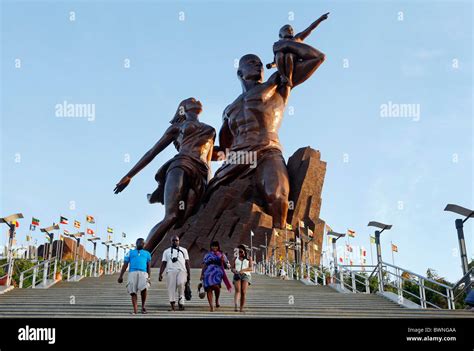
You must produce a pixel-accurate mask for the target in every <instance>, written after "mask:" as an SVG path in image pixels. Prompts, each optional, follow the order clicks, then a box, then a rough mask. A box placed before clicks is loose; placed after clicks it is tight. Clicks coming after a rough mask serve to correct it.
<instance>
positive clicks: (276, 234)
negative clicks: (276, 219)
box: [272, 228, 280, 237]
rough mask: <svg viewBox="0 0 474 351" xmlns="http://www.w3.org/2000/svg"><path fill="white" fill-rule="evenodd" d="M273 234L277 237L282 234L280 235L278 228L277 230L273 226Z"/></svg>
mask: <svg viewBox="0 0 474 351" xmlns="http://www.w3.org/2000/svg"><path fill="white" fill-rule="evenodd" d="M272 234H273V235H275V236H276V237H279V236H280V235H278V232H277V230H276V229H275V228H273V233H272Z"/></svg>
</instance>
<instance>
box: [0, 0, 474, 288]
mask: <svg viewBox="0 0 474 351" xmlns="http://www.w3.org/2000/svg"><path fill="white" fill-rule="evenodd" d="M325 12H330V15H329V19H328V20H327V21H325V22H324V23H322V24H321V25H320V26H319V27H318V28H317V29H316V30H315V31H314V32H313V33H312V34H311V36H310V37H308V38H307V39H306V42H307V43H308V44H310V45H312V46H314V47H316V48H317V49H319V50H320V51H322V52H324V53H325V54H326V61H325V62H324V63H323V65H321V66H320V68H319V69H318V70H317V71H316V73H315V74H314V75H313V76H312V77H311V78H310V79H309V80H308V81H306V82H305V83H304V84H302V85H301V86H298V87H297V88H295V89H294V90H293V91H292V94H291V96H290V99H289V103H288V107H287V110H286V114H285V119H284V121H283V124H282V127H281V130H280V140H281V142H282V145H283V148H284V156H285V158H288V157H289V156H291V155H292V154H293V153H294V152H295V151H296V150H297V149H298V148H300V147H305V146H311V147H312V148H314V149H316V150H320V151H321V154H322V159H323V160H324V161H326V162H327V173H326V178H325V182H324V188H323V194H322V208H321V218H322V219H324V220H325V221H326V222H327V223H328V224H329V225H330V226H331V227H332V229H333V230H335V231H339V232H345V231H346V230H347V229H351V230H354V231H355V232H356V237H355V238H354V239H351V244H353V245H355V246H362V247H365V248H367V250H370V249H369V248H370V244H369V235H371V234H373V230H372V229H370V228H368V227H367V223H368V222H369V221H372V220H375V221H380V222H385V223H388V224H392V225H393V228H392V229H391V230H390V231H387V232H384V233H383V234H382V255H383V258H384V260H386V261H388V262H392V253H391V247H390V242H393V243H394V244H396V245H397V246H398V253H395V254H394V261H395V264H397V265H399V266H401V267H404V268H406V269H409V270H411V271H413V272H416V273H420V274H424V273H425V272H426V269H427V268H428V267H430V268H433V269H435V270H436V271H437V272H438V273H439V274H440V275H441V276H444V277H447V278H448V279H451V280H452V281H457V280H458V279H459V278H460V277H461V275H462V274H461V273H462V271H461V267H460V259H459V254H458V242H457V236H456V230H455V226H454V220H455V219H456V218H458V217H457V216H456V215H455V214H453V213H447V212H444V211H443V209H444V207H445V205H446V204H447V203H454V204H459V205H462V206H464V207H468V208H473V207H474V204H473V125H472V124H473V120H472V117H473V114H472V112H473V111H472V96H473V94H472V93H473V92H472V87H473V84H472V83H473V82H472V62H473V61H472V52H473V51H472V46H473V44H472V4H471V3H470V2H469V1H462V2H456V1H431V2H427V1H409V2H398V1H394V2H381V1H364V2H359V1H291V2H290V1H272V2H269V1H251V2H250V1H238V2H237V1H223V0H222V1H179V2H175V1H173V2H172V1H128V0H127V1H67V2H66V1H34V2H28V1H11V0H1V36H2V37H1V41H0V42H1V84H2V86H1V99H0V101H1V142H0V147H1V172H0V174H1V179H0V194H1V195H0V196H1V203H0V213H1V214H2V215H8V214H11V213H16V212H22V213H23V214H24V215H25V219H23V220H22V221H21V222H20V227H19V228H18V231H17V241H18V243H19V244H21V243H25V238H26V234H27V233H28V227H29V224H30V221H31V217H35V218H38V219H40V221H41V226H47V225H51V224H52V223H53V222H58V219H59V216H60V215H62V216H65V217H67V218H68V219H69V222H70V223H72V222H73V220H74V219H77V220H79V221H81V222H82V225H83V227H82V230H85V216H86V215H93V216H94V217H95V219H96V224H95V225H91V226H90V228H91V229H94V230H95V231H96V233H97V234H98V235H100V236H102V238H105V237H106V227H107V226H110V227H112V228H113V229H114V233H115V238H114V239H115V240H116V241H123V240H122V238H121V233H122V232H125V233H127V240H126V241H127V242H134V241H135V239H136V238H138V237H146V236H147V234H148V232H149V230H150V228H151V227H152V226H153V225H154V224H156V223H157V222H158V221H159V220H161V219H162V218H163V215H164V211H163V207H162V206H161V205H156V204H155V205H150V204H148V202H147V201H146V194H147V193H150V192H152V191H153V190H154V189H155V187H156V182H155V180H154V174H155V172H156V170H157V169H158V168H159V167H160V166H161V165H162V164H163V163H164V162H166V161H167V160H168V159H170V158H171V157H172V156H173V155H174V154H175V153H176V151H175V150H174V148H173V147H172V146H170V147H168V149H166V150H165V151H163V152H162V153H161V154H160V155H158V156H157V157H156V159H155V160H154V161H153V162H152V163H151V164H150V165H149V166H148V167H147V168H146V169H144V170H143V171H142V172H141V173H139V174H138V175H137V176H136V177H135V178H134V179H133V180H132V183H131V184H130V185H129V187H128V188H127V189H125V191H124V192H123V193H121V194H119V195H115V194H114V193H113V188H114V186H115V184H116V183H117V182H118V181H119V180H120V178H121V177H122V176H124V175H125V174H126V173H127V172H128V171H129V170H130V168H131V167H132V166H133V165H134V164H135V162H136V161H138V159H139V158H140V157H141V156H142V155H143V154H144V153H145V152H146V151H147V150H148V149H149V148H150V147H151V146H152V145H153V144H154V143H155V142H156V141H157V140H158V139H159V138H160V137H161V135H162V133H163V132H164V131H165V129H166V128H167V126H168V125H169V124H168V122H169V120H170V119H171V118H172V116H173V114H174V112H175V110H176V108H177V106H178V103H179V102H180V101H181V100H183V99H185V98H188V97H190V96H193V97H196V98H198V99H199V100H201V101H202V103H203V106H204V111H203V113H202V115H201V117H200V118H201V120H202V121H203V122H205V123H207V124H210V125H212V126H214V127H215V128H216V129H217V130H218V129H219V128H220V125H221V116H222V111H223V110H224V108H225V107H226V106H227V105H228V104H229V103H231V102H232V101H233V100H234V99H235V98H236V97H237V96H238V95H239V94H240V93H241V87H240V84H239V81H238V80H237V77H236V67H235V62H236V60H238V59H239V58H240V57H241V56H242V55H244V54H247V53H255V54H257V55H259V56H260V57H261V59H262V61H263V62H264V63H267V62H271V60H272V58H273V57H272V56H273V54H272V45H273V42H275V41H276V40H277V39H278V30H279V28H280V27H281V26H282V25H284V24H286V23H290V24H291V25H292V26H293V27H294V28H295V32H299V31H301V30H303V29H304V28H306V26H308V25H309V24H310V23H311V22H312V21H314V20H315V19H317V18H318V17H319V16H320V15H322V14H323V13H325ZM272 72H273V71H269V70H266V72H265V76H266V78H268V77H269V76H270V74H271V73H272ZM64 103H72V104H87V106H89V107H90V108H91V110H90V111H91V114H90V115H89V117H67V116H66V117H65V116H61V115H60V114H59V113H58V111H59V110H58V105H61V104H64ZM406 106H410V107H411V110H407V111H404V113H405V114H402V115H397V113H396V112H397V111H396V109H397V108H401V107H406ZM387 107H389V109H388V112H387V109H386V108H387ZM92 109H93V110H92ZM92 112H94V113H93V114H92ZM217 167H218V165H216V164H213V165H212V168H213V171H215V169H217ZM473 223H474V220H470V221H467V222H466V224H465V235H466V243H467V247H468V255H469V257H470V258H472V257H473V256H474V229H473ZM64 228H66V229H68V230H69V231H71V232H73V228H72V225H69V226H66V227H64ZM32 235H33V237H34V238H35V239H36V240H38V243H43V242H44V237H43V236H42V235H40V233H39V231H38V230H37V231H35V232H33V233H32ZM5 242H6V227H5V226H4V227H3V228H2V236H1V239H0V245H2V244H5ZM90 248H91V246H90V245H89V246H88V249H90ZM369 252H370V251H369ZM98 254H99V255H104V250H103V247H100V248H99V251H98ZM369 262H370V258H369Z"/></svg>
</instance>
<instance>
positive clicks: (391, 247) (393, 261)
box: [390, 241, 395, 266]
mask: <svg viewBox="0 0 474 351" xmlns="http://www.w3.org/2000/svg"><path fill="white" fill-rule="evenodd" d="M390 249H391V250H392V264H393V265H394V266H395V255H394V253H393V243H392V242H391V241H390Z"/></svg>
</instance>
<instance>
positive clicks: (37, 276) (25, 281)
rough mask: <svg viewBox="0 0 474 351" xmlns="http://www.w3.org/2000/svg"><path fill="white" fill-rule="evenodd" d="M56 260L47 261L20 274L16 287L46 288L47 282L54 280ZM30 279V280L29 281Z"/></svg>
mask: <svg viewBox="0 0 474 351" xmlns="http://www.w3.org/2000/svg"><path fill="white" fill-rule="evenodd" d="M57 266H58V260H57V259H56V258H55V257H53V258H51V259H49V260H45V261H42V262H40V263H38V264H36V265H34V266H33V267H31V268H28V269H26V270H24V271H23V272H21V273H20V281H19V284H18V287H19V288H20V289H22V288H28V287H31V288H33V289H34V288H36V287H37V286H38V285H39V284H43V286H46V285H47V284H48V281H54V280H56V272H57ZM30 278H31V280H30Z"/></svg>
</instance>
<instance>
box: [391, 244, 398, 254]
mask: <svg viewBox="0 0 474 351" xmlns="http://www.w3.org/2000/svg"><path fill="white" fill-rule="evenodd" d="M392 251H393V252H398V247H397V245H394V244H392Z"/></svg>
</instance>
